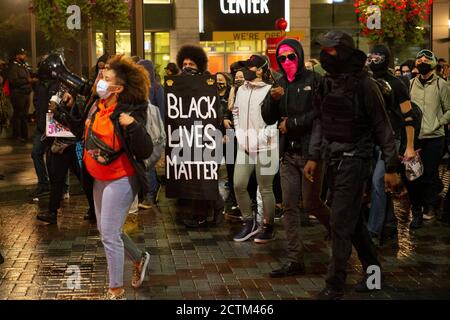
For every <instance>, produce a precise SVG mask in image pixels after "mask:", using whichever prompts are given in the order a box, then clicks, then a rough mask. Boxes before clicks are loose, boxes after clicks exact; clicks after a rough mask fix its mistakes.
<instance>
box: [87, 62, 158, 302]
mask: <svg viewBox="0 0 450 320" xmlns="http://www.w3.org/2000/svg"><path fill="white" fill-rule="evenodd" d="M99 77H100V79H99V81H98V82H97V86H96V91H97V95H98V97H99V99H98V100H97V101H96V102H95V103H94V104H93V106H92V107H91V109H90V111H89V114H88V116H87V119H86V123H85V131H84V139H85V153H84V158H83V161H84V164H85V166H86V171H87V173H88V174H89V175H90V176H92V178H93V179H94V203H95V213H96V217H97V225H98V229H99V231H100V235H101V239H102V242H103V246H104V248H105V252H106V260H107V264H108V272H109V290H108V292H107V294H106V299H108V300H124V299H125V290H124V289H123V271H124V253H125V252H124V248H125V251H126V253H127V255H128V256H129V257H130V258H131V259H132V260H133V262H134V265H135V271H134V275H133V279H132V286H133V287H135V288H137V287H139V286H140V285H141V284H142V281H143V280H144V278H145V273H146V270H147V266H148V262H149V258H150V255H149V254H148V253H147V252H142V251H141V250H139V249H138V248H137V247H136V245H135V244H134V243H133V242H132V240H131V239H130V238H129V237H128V236H127V235H126V234H125V233H123V231H122V228H123V225H124V222H125V219H126V215H127V213H128V211H129V208H130V206H131V204H132V202H133V199H134V198H135V196H136V194H137V193H138V192H139V190H142V191H143V192H144V193H146V192H148V189H149V186H148V183H147V179H146V175H145V167H144V164H143V160H144V159H146V158H148V157H149V156H150V155H151V153H152V150H153V145H152V140H151V138H150V136H149V135H148V133H147V131H146V129H145V123H146V118H147V108H148V91H149V88H150V80H149V78H148V73H147V72H146V71H145V69H144V67H142V66H139V65H137V64H135V63H134V62H133V61H132V60H131V59H130V58H128V57H125V56H123V55H116V56H113V57H111V58H110V59H109V60H108V61H107V63H106V67H105V70H104V71H103V72H102V73H101V75H100V76H99Z"/></svg>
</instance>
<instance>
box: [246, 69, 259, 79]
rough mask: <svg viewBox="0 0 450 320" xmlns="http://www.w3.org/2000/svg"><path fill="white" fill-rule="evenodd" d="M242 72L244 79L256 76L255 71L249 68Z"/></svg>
mask: <svg viewBox="0 0 450 320" xmlns="http://www.w3.org/2000/svg"><path fill="white" fill-rule="evenodd" d="M243 73H244V79H245V80H247V81H253V80H255V79H256V78H257V76H256V71H251V70H249V69H244V70H243Z"/></svg>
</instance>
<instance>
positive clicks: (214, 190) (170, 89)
mask: <svg viewBox="0 0 450 320" xmlns="http://www.w3.org/2000/svg"><path fill="white" fill-rule="evenodd" d="M164 84H165V94H166V133H167V143H166V178H167V184H166V196H167V197H169V198H180V199H196V200H216V199H217V195H218V194H219V193H218V175H219V172H218V170H219V163H220V159H219V160H218V158H219V157H220V158H221V153H222V152H221V149H220V148H222V144H221V141H222V140H221V134H220V131H219V130H218V129H217V126H218V123H219V114H218V113H219V105H220V102H219V99H218V94H217V84H216V78H215V76H211V75H195V76H193V75H180V76H170V77H166V78H165V82H164ZM216 149H217V150H216ZM216 151H220V152H218V153H216ZM219 153H220V155H219Z"/></svg>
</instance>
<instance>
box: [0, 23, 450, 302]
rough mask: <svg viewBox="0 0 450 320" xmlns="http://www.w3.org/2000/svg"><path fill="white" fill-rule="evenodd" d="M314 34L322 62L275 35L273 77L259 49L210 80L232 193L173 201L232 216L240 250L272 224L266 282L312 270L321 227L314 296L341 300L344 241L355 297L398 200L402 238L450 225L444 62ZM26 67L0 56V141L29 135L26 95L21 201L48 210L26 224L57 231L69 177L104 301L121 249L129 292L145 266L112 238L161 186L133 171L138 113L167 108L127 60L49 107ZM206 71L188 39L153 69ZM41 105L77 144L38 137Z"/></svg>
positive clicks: (189, 222) (146, 64)
mask: <svg viewBox="0 0 450 320" xmlns="http://www.w3.org/2000/svg"><path fill="white" fill-rule="evenodd" d="M317 41H318V43H319V44H320V46H321V53H320V58H319V59H310V60H307V59H306V57H305V55H304V51H303V47H302V45H301V43H300V42H299V41H297V40H294V39H285V40H283V41H282V42H281V43H280V44H279V45H278V47H277V50H276V61H277V68H274V66H270V62H269V61H270V60H269V59H268V58H267V57H266V56H263V55H252V56H250V57H249V58H248V60H245V61H239V62H235V63H233V64H232V65H231V66H230V70H229V71H230V72H229V73H228V72H219V73H217V75H216V83H217V95H218V97H219V100H220V112H219V114H220V115H221V116H220V123H219V124H218V129H220V131H221V132H222V133H223V136H224V139H223V144H222V145H221V147H222V148H223V150H227V151H226V152H224V157H225V158H226V159H232V161H226V163H225V171H226V173H227V179H226V183H225V187H226V189H227V190H228V193H227V194H228V197H227V198H226V199H223V198H222V196H221V195H218V197H217V200H216V201H209V200H208V201H206V200H194V199H180V203H183V204H184V205H187V206H188V207H189V208H190V213H191V215H190V216H189V217H186V219H184V223H185V225H186V227H188V228H203V227H211V226H216V225H220V224H222V223H223V222H224V220H225V219H224V218H229V219H227V220H229V221H237V222H239V223H241V224H242V228H241V229H240V230H239V232H238V233H237V234H235V235H234V236H233V241H236V242H243V241H248V240H250V239H252V241H254V242H255V243H258V244H266V243H268V242H270V241H272V240H274V238H275V234H276V221H277V220H278V219H282V220H283V226H284V231H285V232H286V237H287V248H286V250H287V254H286V256H285V257H286V261H287V262H286V263H285V264H284V265H282V266H281V268H278V269H275V270H273V271H272V272H270V276H271V277H285V276H292V275H298V274H305V273H307V272H308V271H309V270H307V269H306V267H305V261H304V246H303V231H302V228H303V227H305V226H308V225H309V224H310V219H313V218H315V219H317V220H318V221H319V222H320V224H321V225H322V226H323V228H324V236H325V238H326V239H327V240H328V241H330V246H331V257H330V267H329V270H328V274H327V277H326V287H325V288H324V289H323V290H322V291H321V292H320V294H319V296H318V298H320V299H339V298H340V297H342V295H343V290H344V286H345V282H346V267H347V262H348V260H349V258H350V255H351V252H352V246H353V247H355V249H356V250H357V252H358V257H359V259H360V260H361V263H362V265H363V270H364V274H363V275H362V279H361V281H360V282H359V283H358V284H357V285H356V287H355V290H357V291H360V292H365V291H369V288H368V287H367V283H366V280H367V274H366V273H365V271H366V270H367V269H368V267H369V266H374V265H375V266H380V267H381V264H380V260H379V258H378V254H377V250H376V247H377V246H382V245H384V244H385V243H387V242H389V241H392V240H395V239H397V237H398V229H397V224H398V222H397V215H398V213H397V212H395V210H394V198H395V197H398V196H400V195H402V196H405V195H407V196H409V203H410V212H411V217H412V218H411V222H410V225H409V226H410V229H411V230H414V229H418V228H421V227H423V220H429V219H438V220H439V221H441V222H443V223H445V224H447V225H450V194H449V193H448V192H447V194H446V195H445V196H442V195H441V193H442V191H443V189H444V185H443V183H442V181H441V179H440V176H439V166H440V164H441V160H442V157H443V156H444V155H445V154H446V153H450V151H449V147H448V143H447V141H448V139H447V138H446V137H447V136H448V132H449V127H450V126H449V122H450V75H449V74H450V68H449V65H448V63H447V62H446V61H445V60H444V59H438V57H436V56H435V55H434V53H433V52H431V51H430V50H427V49H424V50H420V51H419V52H418V53H417V55H416V57H415V58H414V59H409V60H407V61H405V62H404V63H402V64H401V65H400V66H394V65H393V57H392V54H391V52H390V50H389V48H388V47H386V46H385V45H381V44H378V45H374V46H373V47H372V48H370V50H369V52H368V53H367V54H366V53H364V52H363V51H361V50H359V49H358V48H356V47H355V44H354V41H353V39H352V37H351V36H349V35H348V34H346V33H343V32H340V31H331V32H329V33H327V34H325V35H324V36H322V37H321V38H319V39H318V40H317ZM25 59H26V52H24V51H23V50H19V51H17V53H16V55H15V57H14V59H13V60H12V61H11V63H10V65H9V67H5V65H6V64H5V63H0V65H1V66H2V74H1V78H0V80H1V82H2V85H3V87H4V90H2V92H1V96H0V132H1V130H2V128H4V127H7V126H9V123H11V125H12V127H13V138H14V139H17V140H19V141H24V140H25V139H27V138H28V132H27V123H26V117H27V114H28V108H29V105H28V101H29V100H30V99H29V95H30V93H31V91H32V90H34V100H33V103H34V107H35V110H36V114H35V118H36V129H35V133H34V135H33V150H32V154H31V156H32V159H33V163H34V167H35V170H36V176H37V180H38V185H37V189H36V190H35V191H34V192H33V193H32V194H31V197H32V198H33V199H35V200H39V198H41V197H43V196H46V195H47V194H49V195H50V201H49V206H48V210H46V211H44V212H41V213H39V214H38V216H37V218H38V219H39V220H42V221H45V222H47V223H50V224H55V223H57V219H58V215H59V214H60V213H61V209H60V206H61V201H63V200H64V198H65V195H66V194H68V184H69V181H68V171H69V170H71V171H72V172H73V173H74V174H75V175H76V176H77V178H78V179H79V180H80V181H81V185H82V186H83V190H84V191H85V194H86V198H87V201H88V204H89V210H88V212H87V213H86V216H85V219H87V220H92V221H96V222H97V226H98V230H99V232H100V235H101V239H102V242H103V245H104V248H105V253H106V257H107V263H108V273H109V290H108V292H107V295H106V298H107V299H113V300H116V299H124V297H125V291H124V289H123V287H124V286H123V273H124V254H125V253H127V256H128V257H130V258H131V260H132V261H133V262H134V271H133V278H132V285H133V287H135V288H138V287H139V286H140V285H141V284H142V282H143V280H144V279H145V276H146V272H147V269H148V268H147V266H148V262H149V259H150V253H148V252H145V251H142V250H140V249H138V248H137V246H136V245H135V244H134V243H133V241H132V240H131V238H130V237H129V236H128V235H127V234H126V232H124V231H123V230H124V224H125V222H126V221H127V216H128V221H129V219H130V217H131V216H132V215H130V214H129V213H135V214H136V213H137V211H138V208H141V209H150V208H152V207H155V206H157V202H158V192H159V190H160V188H161V183H162V180H163V177H158V174H157V170H156V168H155V166H154V164H153V165H152V166H150V167H148V166H144V164H143V160H144V159H146V158H148V157H149V156H150V155H151V154H152V150H153V147H154V143H153V142H152V139H151V138H150V136H149V134H148V132H147V130H146V123H147V121H148V119H147V108H149V105H153V106H156V107H157V109H158V110H159V112H160V117H161V118H162V119H164V118H165V113H166V110H165V101H164V100H165V97H164V88H163V86H162V85H161V83H159V81H158V79H157V77H156V73H155V66H154V65H153V62H152V61H149V60H145V59H140V58H139V57H132V58H131V57H125V56H123V55H115V56H108V55H104V56H102V57H100V58H99V60H98V62H97V64H96V66H95V77H94V78H92V79H91V82H92V91H91V95H90V96H89V97H85V98H82V97H80V96H78V97H77V96H72V95H70V94H66V95H65V96H64V101H65V104H61V105H56V104H54V103H50V101H51V97H52V96H53V95H54V94H55V92H56V91H58V89H59V84H58V82H57V81H56V80H52V79H46V78H43V77H39V74H38V75H31V73H30V70H29V68H28V67H27V65H26V64H25ZM207 67H208V57H207V55H206V53H205V52H204V51H203V49H202V48H200V47H197V46H191V45H187V46H184V47H182V48H181V49H180V51H179V52H178V55H177V62H176V63H169V64H168V65H167V66H166V67H165V68H164V70H165V73H166V75H167V76H178V75H180V74H185V75H198V74H209V72H208V69H207ZM274 69H276V70H277V71H275V70H274ZM6 79H7V80H8V86H5V85H4V84H5V80H6ZM6 89H7V90H6ZM9 103H11V104H12V107H13V108H12V109H13V111H14V112H13V115H12V118H11V119H10V116H9V115H8V111H7V110H8V107H7V106H8V104H9ZM48 110H51V111H52V112H53V113H54V118H55V119H56V120H57V121H59V122H60V123H62V124H64V125H66V126H67V127H68V128H70V130H71V132H72V133H73V134H74V135H75V137H74V138H64V139H60V138H56V139H55V138H48V137H46V136H45V120H46V113H47V111H48ZM229 144H232V146H231V148H229V147H227V145H229ZM230 152H231V153H232V154H231V155H230V154H227V153H230ZM44 157H45V158H46V159H44ZM449 165H450V161H449ZM0 170H1V168H0ZM0 178H3V176H1V175H0ZM133 202H134V203H135V205H133ZM133 207H135V209H133ZM211 213H212V216H213V220H212V221H211V220H209V221H208V216H209V214H211ZM1 261H3V258H2V257H1V255H0V263H1Z"/></svg>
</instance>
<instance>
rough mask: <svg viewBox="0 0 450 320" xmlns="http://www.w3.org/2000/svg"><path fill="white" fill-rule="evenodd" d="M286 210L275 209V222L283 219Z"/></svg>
mask: <svg viewBox="0 0 450 320" xmlns="http://www.w3.org/2000/svg"><path fill="white" fill-rule="evenodd" d="M283 214H284V210H283V208H281V207H278V206H276V207H275V220H280V219H281V218H283Z"/></svg>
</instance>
